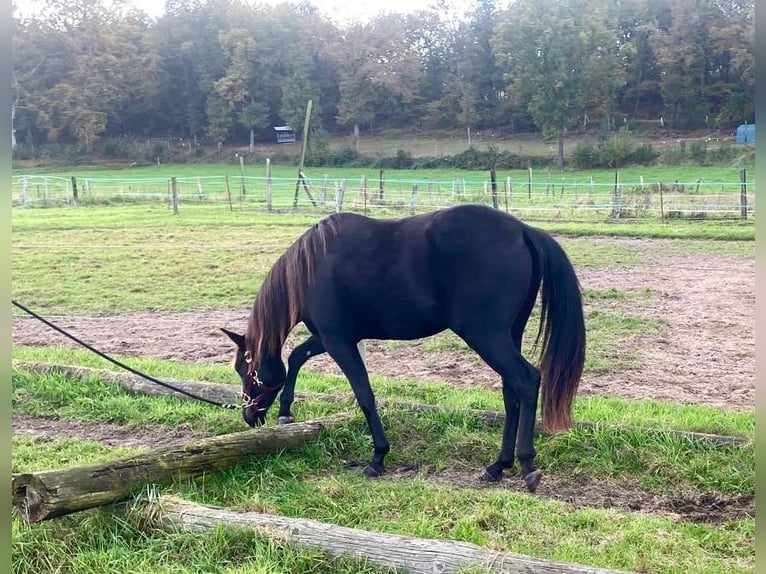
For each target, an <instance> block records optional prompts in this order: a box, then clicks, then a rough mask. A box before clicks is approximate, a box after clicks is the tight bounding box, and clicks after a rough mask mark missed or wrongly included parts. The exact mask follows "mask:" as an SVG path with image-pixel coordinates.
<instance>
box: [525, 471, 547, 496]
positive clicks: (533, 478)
mask: <svg viewBox="0 0 766 574" xmlns="http://www.w3.org/2000/svg"><path fill="white" fill-rule="evenodd" d="M542 477H543V471H542V470H540V469H539V468H538V469H535V470H533V471H532V472H530V473H529V474H527V475H525V476H524V483H525V484H526V485H527V490H529V492H535V491H536V490H537V486H538V485H539V484H540V479H541V478H542Z"/></svg>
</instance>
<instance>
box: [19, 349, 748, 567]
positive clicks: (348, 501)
mask: <svg viewBox="0 0 766 574" xmlns="http://www.w3.org/2000/svg"><path fill="white" fill-rule="evenodd" d="M154 363H155V365H154V366H155V367H156V368H155V369H153V372H156V373H162V372H167V373H169V374H172V375H173V376H177V377H184V376H188V374H189V373H190V372H191V370H192V368H189V367H186V366H184V365H181V364H172V363H169V362H163V361H156V362H154ZM221 370H223V367H221ZM222 372H223V371H222ZM331 379H336V382H332V381H330V382H328V380H331ZM13 384H14V394H13V408H14V412H15V413H17V414H27V415H30V416H36V415H40V414H48V415H51V414H54V415H55V416H57V417H59V418H60V419H62V420H72V421H100V422H110V423H121V424H125V425H128V426H131V427H133V428H136V429H138V428H141V429H142V430H144V431H146V429H149V428H159V426H160V425H167V426H173V427H175V428H188V429H192V428H193V429H195V430H198V431H205V432H207V433H210V434H221V433H225V432H231V431H234V430H239V429H241V428H242V427H243V423H242V422H241V421H240V420H239V417H238V416H237V414H236V413H232V412H230V411H221V410H218V409H214V408H212V407H209V406H206V405H202V404H198V403H193V402H189V401H181V400H178V399H162V398H149V397H135V396H130V395H128V394H127V393H126V392H124V391H122V390H121V389H120V388H118V387H116V386H114V385H108V384H104V383H102V382H100V381H99V380H97V379H96V378H94V377H88V378H85V379H81V380H70V379H68V378H66V377H63V376H61V375H46V376H39V375H33V374H30V373H27V372H24V371H23V370H18V369H16V370H14V375H13ZM336 384H337V378H335V377H327V376H321V375H316V374H310V373H307V375H306V376H302V377H301V380H300V381H299V388H300V389H307V390H326V387H327V386H331V387H332V386H335V385H336ZM414 384H415V383H414V382H413V383H412V384H407V383H404V384H400V383H398V382H392V381H381V380H378V381H375V385H376V386H375V388H376V391H377V394H378V396H379V397H392V396H393V397H396V398H412V397H413V395H414V394H415V393H412V392H410V388H411V387H413V386H414ZM419 393H420V398H421V399H425V400H429V399H430V401H432V402H433V401H436V402H440V403H444V404H446V405H448V406H449V408H448V409H446V410H444V411H441V412H425V413H415V414H413V413H409V412H407V411H403V410H401V409H397V408H394V407H388V406H384V407H383V408H381V412H382V417H383V421H384V424H385V425H386V427H387V430H388V434H389V438H390V440H391V444H392V451H391V453H390V454H389V457H388V459H387V462H388V464H389V466H390V467H396V466H404V467H410V466H415V467H417V469H418V470H417V472H416V473H415V475H414V476H411V477H409V478H395V477H394V478H391V479H384V480H380V481H370V480H366V479H364V478H362V477H361V473H360V468H361V467H359V466H353V465H352V467H351V468H349V466H348V465H349V461H351V462H353V463H355V464H362V463H364V461H366V460H367V458H368V457H369V456H370V453H371V444H370V439H369V436H368V434H367V430H366V424H365V422H364V419H363V417H362V416H361V415H360V414H357V416H356V417H355V418H354V419H353V420H352V421H351V422H350V423H348V424H347V425H346V426H344V427H339V428H332V429H329V430H327V431H325V432H324V433H323V434H322V436H321V437H320V438H319V439H318V440H316V441H313V442H311V443H308V444H306V445H304V446H301V447H299V448H296V449H292V450H289V451H284V452H281V453H276V454H274V455H270V456H267V457H263V458H262V459H259V460H256V461H252V462H242V463H241V464H238V465H237V466H235V467H233V468H230V469H227V470H223V471H220V472H217V473H215V474H212V475H207V476H206V477H204V478H201V477H200V478H195V479H185V480H180V481H173V482H170V483H166V484H164V485H162V486H161V487H160V488H161V489H162V490H163V491H165V492H171V493H174V494H177V495H179V496H182V497H184V498H188V499H192V500H195V501H199V502H202V503H206V504H214V505H224V506H227V507H232V508H235V509H237V508H238V509H248V510H259V511H265V512H271V513H279V514H283V515H286V516H296V517H311V518H313V519H316V520H321V521H325V522H331V523H336V524H342V525H344V526H350V527H356V528H364V529H369V530H377V531H382V532H392V533H399V534H406V535H411V536H421V537H436V538H448V539H458V540H465V541H469V542H474V543H476V544H481V545H484V546H488V547H491V548H496V549H501V550H508V551H512V552H518V553H523V554H529V555H534V556H540V557H545V558H549V559H554V560H564V561H573V562H578V563H583V564H590V565H594V566H601V567H607V568H621V569H630V570H639V571H640V570H648V571H651V572H688V571H704V572H747V571H750V570H751V569H752V563H753V550H752V548H753V541H754V520H753V519H751V518H741V519H738V520H731V521H727V522H725V523H723V524H720V525H716V524H690V523H684V522H678V521H676V520H673V519H670V518H659V517H653V516H650V515H645V514H635V513H626V512H623V511H620V510H617V509H598V508H573V507H572V506H571V505H569V504H567V503H564V502H561V501H556V500H553V499H549V498H546V497H544V496H530V495H527V494H524V493H517V492H514V491H507V490H496V489H475V488H468V487H466V486H450V485H447V484H444V483H443V482H440V481H434V480H432V476H435V475H434V474H433V473H436V476H438V474H439V473H443V472H467V473H469V475H473V474H476V476H478V472H479V471H480V469H481V468H482V467H483V466H484V465H485V464H487V463H488V462H489V461H491V460H492V459H493V457H494V455H495V454H496V451H497V448H498V445H499V434H500V431H499V428H497V427H488V426H487V425H486V424H485V423H483V422H482V421H481V420H480V419H477V418H475V417H473V416H471V415H469V414H467V413H466V412H465V411H464V409H463V410H461V408H460V407H461V405H466V404H471V405H474V406H476V405H485V406H486V405H489V404H493V405H495V406H497V405H498V404H499V402H500V399H499V394H498V393H496V392H495V393H492V392H490V391H487V390H481V391H478V390H477V391H474V390H460V391H458V390H455V389H451V388H449V387H447V386H445V385H437V384H424V385H422V386H421V388H420V389H419ZM348 406H349V407H350V406H351V405H350V404H349V405H348ZM345 408H346V407H345V406H343V405H338V404H325V403H322V402H320V401H310V402H301V403H298V404H297V405H296V415H297V416H298V417H299V419H301V420H302V419H307V418H313V417H316V416H322V415H324V414H327V413H329V412H333V411H337V410H341V409H345ZM576 412H577V415H578V417H582V416H588V417H589V418H590V419H591V420H597V421H598V422H601V423H604V425H603V427H599V428H598V429H590V430H573V431H570V432H568V433H566V434H563V435H558V436H554V437H538V439H537V441H536V446H537V448H538V453H539V454H538V462H539V464H540V466H541V467H542V468H543V469H544V470H545V471H546V472H548V473H552V474H554V475H558V476H560V477H562V478H563V479H564V483H568V484H569V485H570V486H569V488H574V489H576V488H578V486H577V485H582V486H583V487H584V486H585V485H588V484H592V483H593V482H594V481H599V482H608V483H611V484H613V485H614V488H618V489H631V490H635V489H638V490H640V491H641V492H644V493H645V495H646V496H652V495H661V496H662V495H664V496H674V495H679V496H681V495H687V496H695V495H697V496H698V495H701V494H704V493H708V494H712V495H716V496H750V495H752V494H753V492H754V483H755V473H754V448H753V447H752V445H750V446H747V447H744V448H717V447H713V446H711V445H706V444H704V443H698V442H690V441H688V440H684V439H679V438H676V437H673V436H670V435H666V434H661V433H660V434H647V433H641V432H639V431H622V430H619V431H618V430H612V429H610V428H609V425H613V424H623V423H625V422H641V423H642V424H646V425H651V424H656V425H657V426H660V427H665V428H679V427H684V426H691V427H693V428H696V429H697V430H703V429H704V430H711V429H710V427H709V426H708V425H709V424H710V421H715V420H716V418H717V419H719V421H725V423H724V426H726V427H727V429H728V430H731V431H735V432H737V433H738V434H746V435H749V436H753V426H754V424H753V418H754V417H753V415H752V413H726V412H724V411H720V410H716V409H712V408H701V407H694V406H686V407H681V406H679V405H675V404H672V403H662V402H656V401H627V400H619V399H610V400H603V399H602V400H595V399H593V398H591V397H585V398H582V399H578V400H577V404H576ZM716 413H717V416H715V415H716ZM271 414H272V415H273V413H271ZM711 415H713V416H711ZM272 418H273V417H272ZM271 424H273V420H272V421H271ZM699 424H701V425H702V429H700V428H699V427H698V425H699ZM713 424H715V423H713ZM13 442H14V459H13V468H14V471H16V472H20V471H28V470H34V469H39V468H51V467H57V466H65V465H67V464H84V463H88V462H106V461H107V460H109V459H110V458H113V457H115V456H118V455H121V454H125V453H126V452H128V451H117V450H113V451H110V450H109V449H106V448H104V447H100V446H99V445H97V444H94V443H93V442H91V441H87V440H80V441H78V440H75V439H58V440H55V439H54V440H47V441H43V440H35V439H30V438H23V437H14V439H13ZM110 455H111V456H110ZM508 480H518V479H517V478H513V477H510V478H509V479H508ZM695 493H696V494H695ZM113 513H114V514H113ZM240 536H242V537H244V539H246V540H247V541H248V542H247V544H248V545H249V547H250V548H251V549H252V551H253V552H255V551H259V552H263V556H262V557H263V562H262V563H263V567H264V568H266V570H264V571H275V570H276V569H277V568H278V566H279V565H280V564H281V563H280V561H283V560H286V561H288V562H290V561H293V563H294V565H295V568H296V571H317V572H324V571H325V570H323V569H322V568H323V567H327V566H326V565H327V564H328V563H327V562H326V558H325V557H323V556H322V555H321V554H318V553H305V552H303V551H297V550H294V549H289V548H281V547H280V549H279V550H280V552H281V553H287V556H285V555H283V554H280V553H278V554H273V553H271V552H269V551H266V550H264V548H263V545H267V546H268V544H269V543H268V542H267V541H265V540H259V539H257V538H256V537H254V536H253V535H246V534H243V533H239V534H237V533H234V532H230V531H221V532H216V533H215V534H213V535H210V536H209V537H202V536H199V535H181V534H175V535H166V534H162V533H160V532H157V531H154V530H152V529H148V530H147V528H146V525H145V524H140V523H139V522H137V519H136V518H135V517H134V516H133V517H132V516H131V515H130V514H129V515H128V516H127V517H123V516H122V515H121V514H120V513H119V512H117V511H116V510H114V509H106V510H102V511H98V512H96V513H95V514H88V513H86V514H84V515H78V516H73V517H70V518H67V519H64V520H63V521H55V522H52V523H44V524H40V525H29V526H27V525H21V524H19V523H18V521H17V520H16V521H14V536H13V544H14V546H13V551H14V562H15V564H17V567H18V569H17V571H19V572H21V571H28V572H32V571H41V570H40V568H43V565H44V564H45V562H46V560H51V559H52V558H55V560H53V562H52V564H55V565H56V568H61V570H57V569H56V568H54V569H53V570H51V571H54V572H55V571H75V572H88V571H90V570H89V569H91V568H92V569H96V570H107V569H108V567H109V565H110V564H113V561H114V560H115V559H116V557H117V556H121V557H122V559H123V560H125V561H126V564H125V567H124V568H123V567H121V568H120V570H121V571H128V572H139V571H141V569H144V571H152V572H154V571H159V572H163V571H170V569H171V568H175V570H173V571H180V572H187V571H189V572H191V571H195V570H194V569H195V568H196V569H197V571H205V572H226V571H231V570H227V568H235V565H236V563H237V561H238V560H242V559H243V557H242V555H241V554H240V553H239V552H240V551H239V550H238V548H240V547H239V546H237V545H232V542H231V541H232V538H231V537H234V539H238V537H240ZM177 544H180V545H182V546H185V545H189V546H190V547H191V546H204V547H205V551H202V550H195V551H190V552H187V553H186V555H184V556H183V557H181V556H177V555H176V550H174V549H175V548H176V545H177ZM703 548H704V552H703V551H702V549H703ZM259 556H261V555H260V554H259ZM171 557H172V558H171ZM355 566H356V567H358V564H353V563H351V564H345V563H341V564H340V565H339V566H337V567H338V568H340V570H339V571H341V572H345V571H352V570H353V568H354V567H355ZM166 569H167V570H166ZM43 570H44V571H48V570H45V569H44V568H43ZM237 571H240V570H237ZM242 571H250V570H242Z"/></svg>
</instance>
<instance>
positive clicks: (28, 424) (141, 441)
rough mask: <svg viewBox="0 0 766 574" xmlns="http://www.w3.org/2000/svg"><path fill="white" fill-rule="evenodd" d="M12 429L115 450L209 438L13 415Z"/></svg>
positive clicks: (160, 427) (179, 431) (162, 429)
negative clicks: (72, 439)
mask: <svg viewBox="0 0 766 574" xmlns="http://www.w3.org/2000/svg"><path fill="white" fill-rule="evenodd" d="M11 430H12V432H13V434H14V435H27V436H36V437H45V438H49V439H60V438H81V439H87V440H92V441H96V442H100V443H103V444H105V445H107V446H110V447H115V448H149V449H157V448H163V447H166V446H177V445H180V444H184V443H186V442H189V441H192V440H195V439H199V438H204V436H205V435H203V434H201V433H194V432H189V431H185V430H183V429H178V428H175V427H169V426H165V425H154V426H152V427H151V428H148V429H141V428H135V427H127V426H122V425H118V424H114V423H93V422H85V421H70V420H67V421H60V420H57V419H49V418H43V417H29V416H25V415H13V418H12V420H11Z"/></svg>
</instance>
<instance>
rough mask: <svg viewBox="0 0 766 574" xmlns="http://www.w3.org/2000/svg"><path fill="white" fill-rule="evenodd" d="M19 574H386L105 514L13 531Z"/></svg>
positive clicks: (236, 532) (268, 543) (260, 540)
mask: <svg viewBox="0 0 766 574" xmlns="http://www.w3.org/2000/svg"><path fill="white" fill-rule="evenodd" d="M11 552H12V561H13V570H12V571H13V572H14V573H15V574H16V573H17V574H21V573H26V572H29V573H32V572H46V573H51V574H53V573H63V572H70V573H76V574H91V573H94V572H120V573H125V574H145V573H147V572H151V573H152V574H155V573H156V574H171V573H173V574H198V573H199V572H205V573H211V574H233V573H235V572H236V573H237V574H281V573H283V572H311V573H312V574H335V573H340V574H357V573H358V574H383V573H386V572H389V573H390V572H393V571H392V570H391V569H387V568H375V567H373V566H371V565H368V564H364V563H363V562H362V561H357V560H348V559H337V558H333V557H330V556H328V555H326V554H324V553H321V552H318V551H315V550H309V549H298V548H295V547H291V546H288V545H286V544H283V543H280V542H278V541H275V540H271V539H268V538H267V537H264V536H259V535H257V534H256V533H254V532H248V531H246V530H244V529H229V528H224V527H220V528H217V529H215V530H214V531H213V532H212V533H210V534H192V533H184V532H167V531H165V530H160V529H159V528H157V527H156V526H153V525H151V524H149V523H148V522H147V520H146V518H145V517H144V516H143V515H142V514H141V513H140V512H138V511H134V512H129V513H128V514H127V516H125V513H124V512H121V511H117V512H113V511H111V510H106V511H100V512H96V513H92V514H89V515H87V516H79V515H78V516H74V517H64V518H60V519H58V520H56V521H52V522H50V523H42V524H33V525H26V524H22V523H21V522H20V521H19V520H18V519H17V518H14V520H13V528H12V548H11Z"/></svg>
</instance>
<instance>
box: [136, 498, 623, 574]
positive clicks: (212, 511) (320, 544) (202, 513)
mask: <svg viewBox="0 0 766 574" xmlns="http://www.w3.org/2000/svg"><path fill="white" fill-rule="evenodd" d="M148 513H149V514H150V516H152V517H153V518H154V520H155V521H157V522H159V524H160V526H161V527H164V528H167V529H171V530H177V529H179V528H180V529H183V530H187V531H191V532H207V531H210V530H213V529H215V528H216V527H217V526H218V525H219V524H224V525H227V526H229V527H234V528H247V529H252V530H255V531H256V532H257V533H258V534H259V535H261V536H265V537H269V538H274V539H277V540H279V541H280V542H283V543H288V544H295V545H297V546H303V547H308V548H313V549H320V550H322V551H324V552H326V553H328V554H330V555H332V556H335V557H345V558H351V559H357V560H362V561H364V562H369V563H373V564H377V565H380V566H383V567H388V568H390V567H392V566H393V567H395V568H396V569H400V570H403V571H406V572H409V573H410V574H433V573H434V572H439V573H443V574H447V573H450V572H457V571H458V570H460V569H465V568H477V569H481V571H482V572H494V573H509V574H510V573H513V574H522V573H524V574H539V573H543V572H545V573H550V574H617V573H618V571H615V570H605V569H603V568H595V567H591V566H582V565H579V564H570V563H566V562H556V561H553V560H545V559H543V558H534V557H531V556H525V555H523V554H514V553H511V552H501V551H497V550H490V549H488V548H482V547H481V546H477V545H476V544H472V543H470V542H461V541H455V540H437V539H426V538H414V537H410V536H403V535H400V534H385V533H380V532H370V531H367V530H360V529H356V528H348V527H346V526H338V525H336V524H327V523H324V522H318V521H316V520H309V519H305V518H288V517H284V516H275V515H269V514H260V513H257V512H233V511H231V510H226V509H223V508H215V507H211V506H203V505H200V504H195V503H192V502H188V501H185V500H182V499H180V498H176V497H171V496H161V497H159V498H158V499H157V506H156V507H151V508H150V509H149V510H148Z"/></svg>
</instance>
